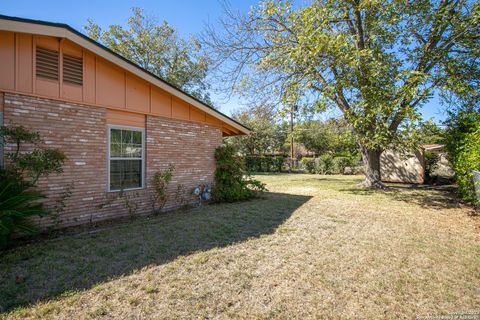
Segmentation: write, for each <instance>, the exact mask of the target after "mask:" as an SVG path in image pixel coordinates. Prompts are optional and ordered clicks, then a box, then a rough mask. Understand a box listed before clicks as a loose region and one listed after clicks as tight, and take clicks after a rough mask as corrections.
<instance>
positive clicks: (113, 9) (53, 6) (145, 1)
mask: <svg viewBox="0 0 480 320" xmlns="http://www.w3.org/2000/svg"><path fill="white" fill-rule="evenodd" d="M257 3H258V0H231V1H230V4H231V6H232V7H233V8H234V9H239V10H241V11H244V12H247V11H248V10H249V9H250V7H251V6H253V5H255V4H257ZM132 7H141V8H143V9H145V11H146V12H147V13H148V14H152V15H153V16H155V17H157V18H158V19H159V20H160V21H161V20H166V21H167V22H168V23H169V24H171V25H173V26H174V27H175V28H176V29H177V30H178V31H179V33H180V34H181V35H182V36H184V37H188V35H189V34H196V33H199V32H201V30H202V29H203V27H204V24H205V23H206V22H207V21H210V22H214V21H216V19H217V18H218V17H220V16H221V15H222V2H221V0H162V1H158V0H157V1H154V0H136V1H124V0H116V1H111V0H108V1H107V0H105V1H104V0H97V1H68V0H63V1H46V0H43V1H42V0H37V1H22V0H20V1H19V0H2V1H0V14H4V15H11V16H18V17H22V18H31V19H38V20H46V21H51V22H62V23H66V24H69V25H70V26H71V27H73V28H75V29H77V30H79V31H83V26H84V25H85V24H86V23H87V20H88V19H92V20H93V21H94V22H96V23H97V24H99V25H100V26H101V27H104V28H105V27H107V26H108V25H110V24H125V22H126V20H127V18H128V17H129V16H130V14H131V10H130V8H132ZM213 99H214V102H215V103H216V105H217V106H218V107H219V108H220V110H221V111H222V112H225V113H227V114H231V112H232V111H233V110H235V109H236V108H238V107H240V106H241V103H242V101H240V100H238V99H236V98H233V99H230V100H229V101H225V100H224V99H221V98H220V97H217V96H213ZM423 117H424V118H425V119H428V118H434V120H435V121H437V122H439V121H441V120H443V119H444V118H445V116H444V112H443V107H441V106H440V105H439V102H438V99H436V98H434V99H432V101H430V103H428V104H427V105H426V106H425V107H424V108H423Z"/></svg>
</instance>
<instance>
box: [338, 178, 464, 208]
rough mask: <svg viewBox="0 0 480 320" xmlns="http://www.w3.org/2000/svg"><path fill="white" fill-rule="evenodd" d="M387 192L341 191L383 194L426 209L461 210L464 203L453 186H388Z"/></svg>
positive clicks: (344, 190) (348, 189) (346, 190)
mask: <svg viewBox="0 0 480 320" xmlns="http://www.w3.org/2000/svg"><path fill="white" fill-rule="evenodd" d="M387 186H388V188H387V189H385V190H372V189H362V188H345V189H341V190H340V191H343V192H348V193H352V194H356V195H365V196H368V195H373V194H375V193H381V194H384V195H386V196H387V197H390V198H391V199H392V200H396V201H403V202H407V203H413V204H417V205H419V206H420V207H422V208H425V209H452V208H459V207H460V206H461V205H462V202H461V200H460V198H459V197H458V194H457V188H456V186H453V185H448V186H431V185H398V184H387Z"/></svg>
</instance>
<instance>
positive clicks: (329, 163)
mask: <svg viewBox="0 0 480 320" xmlns="http://www.w3.org/2000/svg"><path fill="white" fill-rule="evenodd" d="M315 167H316V171H317V173H320V174H332V173H333V156H332V155H330V154H322V155H321V156H320V157H318V158H317V159H316V162H315Z"/></svg>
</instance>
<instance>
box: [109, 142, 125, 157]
mask: <svg viewBox="0 0 480 320" xmlns="http://www.w3.org/2000/svg"><path fill="white" fill-rule="evenodd" d="M110 157H122V145H121V144H120V143H111V144H110Z"/></svg>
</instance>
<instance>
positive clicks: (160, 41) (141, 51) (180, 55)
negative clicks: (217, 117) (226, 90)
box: [85, 8, 211, 104]
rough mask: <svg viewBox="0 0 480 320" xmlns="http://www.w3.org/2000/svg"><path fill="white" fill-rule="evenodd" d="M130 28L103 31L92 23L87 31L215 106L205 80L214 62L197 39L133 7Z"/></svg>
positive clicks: (95, 38)
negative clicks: (205, 53) (187, 38)
mask: <svg viewBox="0 0 480 320" xmlns="http://www.w3.org/2000/svg"><path fill="white" fill-rule="evenodd" d="M127 26H128V28H124V27H122V26H120V25H110V26H109V27H108V28H107V30H102V29H101V27H100V26H99V25H98V24H96V23H94V22H93V21H91V20H89V21H88V24H87V25H86V26H85V30H86V31H87V34H88V36H89V37H90V38H92V39H94V40H96V41H99V42H101V43H102V44H103V45H105V46H106V47H108V48H110V49H111V50H113V51H115V52H117V53H118V54H120V55H122V56H123V57H125V58H127V59H129V60H130V61H132V62H134V63H136V64H137V65H139V66H140V67H142V68H144V69H146V70H148V71H150V72H152V73H153V74H155V75H157V76H159V77H160V78H162V79H164V80H165V81H167V82H168V83H170V84H172V85H174V86H176V87H177V88H179V89H182V90H184V91H186V92H188V93H190V94H192V95H193V96H195V97H197V98H199V99H202V100H204V101H205V102H206V103H209V104H211V100H210V97H209V94H208V91H207V90H208V89H209V85H208V83H207V82H206V81H205V78H206V76H207V72H208V70H209V66H210V60H209V59H208V57H207V56H206V55H204V54H202V52H201V44H200V42H199V41H198V39H197V38H195V37H193V36H192V37H191V38H190V39H189V40H188V41H186V40H184V39H182V38H181V37H180V36H179V35H178V32H177V31H176V30H175V29H174V28H173V27H172V26H171V25H169V24H168V23H167V22H166V21H163V22H162V23H159V22H158V21H157V20H156V19H154V18H152V17H149V16H147V15H146V14H145V13H144V11H143V10H142V9H140V8H132V16H131V17H130V18H128V21H127Z"/></svg>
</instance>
